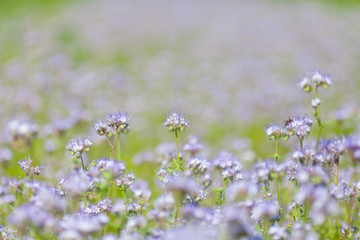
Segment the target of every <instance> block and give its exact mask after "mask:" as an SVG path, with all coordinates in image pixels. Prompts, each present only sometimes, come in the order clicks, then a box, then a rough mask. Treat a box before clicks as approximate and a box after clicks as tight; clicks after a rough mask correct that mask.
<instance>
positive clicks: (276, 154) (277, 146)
mask: <svg viewBox="0 0 360 240" xmlns="http://www.w3.org/2000/svg"><path fill="white" fill-rule="evenodd" d="M278 149H279V139H278V138H277V139H276V143H275V161H276V164H277V163H278ZM275 182H276V195H277V199H278V205H279V218H280V227H282V220H281V207H280V193H279V182H278V174H277V173H276V176H275Z"/></svg>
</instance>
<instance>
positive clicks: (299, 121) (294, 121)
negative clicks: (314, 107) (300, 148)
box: [285, 116, 313, 140]
mask: <svg viewBox="0 0 360 240" xmlns="http://www.w3.org/2000/svg"><path fill="white" fill-rule="evenodd" d="M312 124H313V121H312V120H311V118H310V117H308V116H304V117H299V116H297V117H295V118H291V119H289V120H288V121H286V122H285V127H286V129H287V130H288V132H289V134H290V135H294V134H295V135H296V136H297V137H298V138H299V139H300V140H303V139H304V138H305V137H307V136H308V135H309V134H310V130H311V127H312Z"/></svg>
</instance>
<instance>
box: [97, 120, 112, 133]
mask: <svg viewBox="0 0 360 240" xmlns="http://www.w3.org/2000/svg"><path fill="white" fill-rule="evenodd" d="M93 127H94V128H95V130H96V133H97V134H98V135H99V136H102V135H105V134H108V133H109V132H110V127H109V126H108V125H107V124H106V123H104V122H103V121H101V120H99V121H97V123H95V124H94V125H93Z"/></svg>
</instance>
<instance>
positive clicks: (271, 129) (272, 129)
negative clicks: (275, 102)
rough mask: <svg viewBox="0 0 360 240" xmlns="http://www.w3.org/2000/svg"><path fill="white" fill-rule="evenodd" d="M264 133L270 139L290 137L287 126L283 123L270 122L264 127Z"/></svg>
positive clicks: (286, 138)
mask: <svg viewBox="0 0 360 240" xmlns="http://www.w3.org/2000/svg"><path fill="white" fill-rule="evenodd" d="M265 132H266V135H267V136H268V138H269V139H270V140H274V139H275V140H280V139H283V140H285V141H286V140H288V139H289V137H290V134H289V132H288V130H287V128H286V127H285V126H283V125H279V124H275V123H271V124H270V125H268V126H266V127H265Z"/></svg>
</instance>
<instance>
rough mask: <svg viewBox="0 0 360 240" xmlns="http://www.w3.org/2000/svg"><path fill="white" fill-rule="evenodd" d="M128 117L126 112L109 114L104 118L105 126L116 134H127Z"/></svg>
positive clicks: (128, 127)
mask: <svg viewBox="0 0 360 240" xmlns="http://www.w3.org/2000/svg"><path fill="white" fill-rule="evenodd" d="M129 120H130V117H129V115H128V114H127V113H126V112H121V111H119V112H118V113H110V114H109V115H108V117H107V118H106V124H107V125H108V126H109V127H112V128H114V129H115V131H116V132H121V133H127V132H129V129H130V125H129Z"/></svg>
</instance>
